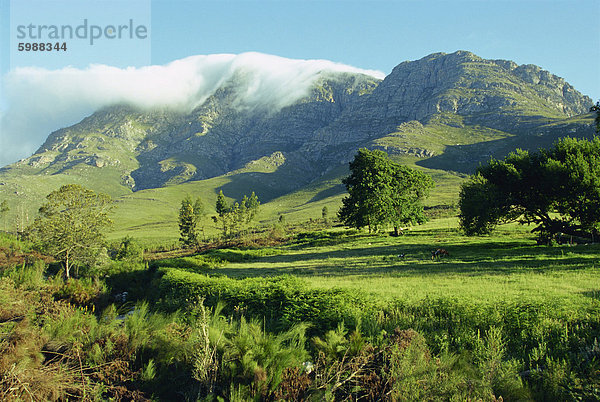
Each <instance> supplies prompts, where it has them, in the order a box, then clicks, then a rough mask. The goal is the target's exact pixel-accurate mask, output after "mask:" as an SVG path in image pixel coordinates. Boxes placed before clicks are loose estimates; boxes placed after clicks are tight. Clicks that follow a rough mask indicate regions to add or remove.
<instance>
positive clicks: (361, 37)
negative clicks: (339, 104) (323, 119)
mask: <svg viewBox="0 0 600 402" xmlns="http://www.w3.org/2000/svg"><path fill="white" fill-rule="evenodd" d="M84 21H87V24H88V25H90V26H91V25H95V26H98V27H99V28H98V29H108V28H110V27H112V26H114V27H118V26H119V25H127V24H129V23H131V24H132V26H133V27H135V26H144V27H145V28H147V35H146V36H145V37H143V38H132V37H128V36H127V35H126V34H127V33H128V30H127V29H125V34H124V35H123V38H121V39H108V38H105V37H102V38H99V39H97V40H96V42H95V43H94V44H93V45H90V43H89V36H90V32H89V31H86V35H87V37H86V38H85V39H77V38H75V39H72V38H67V39H64V40H62V39H59V40H57V42H61V43H62V42H66V43H67V45H68V50H67V51H66V52H65V51H52V52H23V51H18V44H19V43H23V42H27V41H29V42H35V40H33V39H31V38H29V37H26V38H19V37H18V35H17V33H18V27H19V26H22V27H26V26H28V25H29V24H34V25H35V26H36V27H39V26H42V25H46V26H50V25H56V26H62V25H70V26H72V27H73V29H75V28H76V27H78V26H81V25H83V24H84ZM599 21H600V1H598V0H570V1H553V0H497V1H486V0H477V1H450V0H446V1H434V0H432V1H425V0H423V1H417V0H415V1H399V0H397V1H392V0H389V1H369V0H363V1H348V0H329V1H318V0H302V1H286V0H279V1H250V0H247V1H241V0H240V1H223V0H221V1H191V0H190V1H178V0H0V73H1V75H2V82H3V85H2V87H0V89H1V90H2V92H0V118H2V117H3V118H5V121H6V118H9V119H13V122H12V123H13V126H12V127H13V129H11V130H9V129H7V128H6V125H5V126H3V125H1V124H0V130H1V131H0V154H1V153H2V148H4V149H5V150H6V149H8V145H7V144H8V143H9V142H10V141H9V140H12V142H13V143H15V144H16V143H17V141H21V140H20V139H19V140H16V139H15V138H14V136H15V132H19V133H21V135H23V140H22V141H21V142H22V144H23V146H22V147H21V149H16V148H15V149H14V150H11V151H10V155H11V156H13V157H17V156H19V157H22V156H26V154H27V153H30V152H31V150H32V149H33V150H35V148H36V147H37V146H39V144H40V143H41V141H43V139H44V138H45V137H46V136H47V135H48V133H49V132H50V131H52V130H55V129H58V128H60V127H64V126H65V125H68V124H73V123H75V122H77V121H79V120H80V119H81V118H82V117H84V115H85V114H86V113H90V112H91V111H93V108H94V107H95V106H97V103H94V102H93V100H92V99H90V96H88V98H86V99H81V100H80V101H77V99H76V98H75V96H76V95H77V94H76V93H75V92H73V94H72V97H71V100H70V102H71V103H73V102H76V104H75V105H72V104H69V103H68V102H66V101H65V100H64V99H60V100H58V101H57V102H54V101H53V99H52V98H48V97H44V96H42V95H43V94H42V95H39V94H38V93H36V90H35V88H34V87H31V88H33V89H31V90H30V91H28V92H27V93H19V92H18V90H19V87H17V90H16V91H17V92H16V93H15V89H14V87H13V88H12V92H11V88H9V85H8V84H5V83H6V82H8V81H9V80H8V79H7V77H9V76H10V74H11V73H12V72H14V71H15V69H18V68H21V69H22V68H24V67H39V68H44V69H46V70H61V69H65V68H66V67H69V66H70V67H73V68H75V69H86V68H88V66H89V65H90V64H103V65H108V66H114V67H118V68H120V69H125V68H127V67H137V68H140V67H143V66H148V65H164V64H167V63H170V62H172V61H173V60H177V59H181V58H185V57H188V56H192V55H198V54H201V55H208V54H215V53H234V54H239V53H243V52H249V51H252V52H262V53H267V54H273V55H277V56H282V57H287V58H293V59H325V60H331V61H334V62H339V63H344V64H348V65H351V66H355V67H359V68H363V69H371V70H379V71H382V72H384V73H385V74H387V73H389V72H390V71H391V70H392V68H393V67H394V66H396V65H397V64H399V63H401V62H402V61H406V60H415V59H419V58H421V57H424V56H426V55H428V54H430V53H434V52H446V53H451V52H454V51H456V50H469V51H472V52H474V53H475V54H477V55H479V56H481V57H483V58H490V59H508V60H513V61H515V62H516V63H518V64H536V65H539V66H541V67H542V68H544V69H546V70H548V71H550V72H551V73H553V74H556V75H558V76H561V77H563V78H565V79H566V80H567V81H568V82H569V83H571V84H572V85H573V86H574V87H575V88H576V89H577V90H579V91H581V92H582V93H583V94H585V95H588V96H590V97H592V98H593V99H594V101H596V100H598V99H600V24H599ZM86 29H87V28H86ZM82 32H83V31H82ZM110 32H112V31H110ZM109 73H111V72H110V71H109ZM41 76H43V75H41ZM13 81H15V80H14V76H13ZM57 82H60V80H57ZM56 85H58V84H56ZM28 88H29V87H28ZM45 90H46V92H47V93H46V95H47V94H49V93H50V92H49V91H50V90H49V89H48V88H45ZM55 90H56V88H55ZM38 95H39V96H38ZM61 95H63V94H61ZM107 97H108V95H106V94H105V98H107ZM49 99H50V100H49ZM73 99H75V101H74V100H73ZM36 102H37V103H36ZM55 104H58V105H59V106H61V107H63V109H64V110H71V111H72V113H70V114H68V113H67V114H65V113H62V112H60V111H57V112H55V111H53V110H52V106H54V105H55ZM30 106H32V107H33V106H36V107H37V109H35V108H34V109H32V110H33V111H35V115H36V116H42V114H41V113H42V112H45V113H46V117H38V119H37V120H39V127H37V128H35V129H36V130H38V132H37V133H33V131H32V134H31V135H28V133H29V130H34V129H33V128H31V127H28V126H24V125H21V126H19V124H21V123H23V121H25V120H27V121H29V120H30V119H29V117H30V116H31V114H32V113H29V116H26V115H25V114H24V110H25V111H27V108H29V107H30ZM64 110H63V112H64ZM17 113H21V114H23V116H21V117H20V119H21V122H20V123H19V121H17V120H19V119H18V117H19V116H16V117H15V116H14V114H17ZM61 113H62V114H61ZM15 122H16V123H15ZM17 123H18V124H17ZM15 127H16V128H15ZM18 127H21V128H20V129H19V128H18ZM23 133H24V134H23ZM25 137H27V140H25ZM13 145H14V144H13ZM6 152H8V151H6ZM5 162H6V160H2V155H0V165H2V164H3V163H5Z"/></svg>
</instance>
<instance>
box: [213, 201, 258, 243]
mask: <svg viewBox="0 0 600 402" xmlns="http://www.w3.org/2000/svg"><path fill="white" fill-rule="evenodd" d="M259 206H260V201H259V200H258V197H257V196H256V194H255V193H254V191H253V192H252V194H251V195H250V197H248V196H247V195H244V197H243V198H242V201H241V203H238V202H235V203H234V204H233V205H229V203H228V202H227V199H226V198H225V195H224V194H223V191H222V190H221V191H219V194H218V195H217V202H216V204H215V210H216V211H217V216H213V217H212V219H213V221H214V222H215V223H216V224H217V225H218V226H219V228H220V229H221V230H222V231H223V237H227V236H233V234H234V233H236V232H239V231H240V230H241V228H242V227H243V226H244V225H246V224H248V223H250V222H251V221H252V220H253V219H254V218H255V216H256V214H257V213H258V207H259Z"/></svg>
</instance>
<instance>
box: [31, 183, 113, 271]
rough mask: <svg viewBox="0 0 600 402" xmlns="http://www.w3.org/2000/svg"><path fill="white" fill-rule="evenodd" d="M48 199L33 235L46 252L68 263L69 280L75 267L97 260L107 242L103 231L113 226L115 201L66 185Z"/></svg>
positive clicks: (32, 232) (42, 207)
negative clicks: (112, 214) (111, 216)
mask: <svg viewBox="0 0 600 402" xmlns="http://www.w3.org/2000/svg"><path fill="white" fill-rule="evenodd" d="M46 200H47V201H46V203H45V204H43V205H42V206H41V207H40V209H39V213H40V217H38V218H37V219H36V220H35V222H34V223H33V225H32V226H31V227H30V228H29V232H30V234H31V235H32V237H33V238H34V239H35V241H36V242H37V243H38V244H39V245H40V247H41V248H42V249H43V250H44V251H45V252H47V253H50V254H51V255H53V256H54V257H55V258H56V259H57V260H59V261H61V262H62V263H64V267H65V274H66V276H67V278H68V277H69V276H70V270H71V266H72V265H73V264H75V265H84V264H87V265H90V264H93V263H94V261H95V260H96V257H97V256H98V254H99V252H100V248H101V247H102V246H103V245H104V243H105V235H104V233H103V230H104V229H105V228H106V227H108V226H109V225H110V224H111V223H112V221H111V220H110V219H109V217H108V213H109V211H110V210H111V209H112V205H111V203H112V200H111V198H110V197H109V196H108V195H106V194H96V193H95V192H93V191H92V190H89V189H86V188H84V187H82V186H80V185H77V184H68V185H64V186H62V187H61V188H59V189H58V190H56V191H53V192H52V193H50V194H48V196H47V197H46Z"/></svg>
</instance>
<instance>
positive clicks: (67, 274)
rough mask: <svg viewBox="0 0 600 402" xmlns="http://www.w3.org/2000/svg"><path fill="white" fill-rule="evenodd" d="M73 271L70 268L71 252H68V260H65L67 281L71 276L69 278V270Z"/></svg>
mask: <svg viewBox="0 0 600 402" xmlns="http://www.w3.org/2000/svg"><path fill="white" fill-rule="evenodd" d="M70 269H71V267H70V266H69V252H68V251H67V258H66V259H65V275H66V277H67V280H69V278H70V276H69V270H70Z"/></svg>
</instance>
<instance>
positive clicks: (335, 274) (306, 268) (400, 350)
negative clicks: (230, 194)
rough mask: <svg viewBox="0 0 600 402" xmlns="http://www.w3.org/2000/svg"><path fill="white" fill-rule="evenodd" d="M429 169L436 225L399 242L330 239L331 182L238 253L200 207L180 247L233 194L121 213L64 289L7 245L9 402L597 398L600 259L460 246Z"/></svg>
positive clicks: (8, 240)
mask: <svg viewBox="0 0 600 402" xmlns="http://www.w3.org/2000/svg"><path fill="white" fill-rule="evenodd" d="M405 162H407V161H405ZM408 162H410V161H408ZM425 170H426V171H427V172H428V173H429V174H431V175H433V177H434V178H435V179H436V181H437V182H438V187H437V188H436V189H435V191H434V194H433V196H432V197H431V198H430V199H428V200H427V202H426V213H427V215H428V216H429V217H430V221H429V222H427V223H426V224H423V225H420V226H414V227H410V228H406V229H405V230H403V231H402V234H401V235H400V236H397V237H393V236H391V235H390V234H389V233H387V232H380V233H368V232H366V231H364V230H363V231H359V230H355V229H349V228H346V227H343V226H340V225H339V224H338V223H336V222H335V212H336V211H337V208H338V207H339V204H340V199H341V197H343V192H342V191H341V189H339V188H337V187H335V186H332V184H334V183H335V182H336V180H337V177H338V176H339V175H340V172H338V171H332V172H330V174H329V175H326V176H325V177H323V178H322V180H320V181H319V182H316V183H314V184H313V185H312V186H309V187H307V188H305V189H303V190H300V191H297V192H295V193H292V194H288V195H285V196H282V197H274V198H272V199H269V200H268V202H265V203H264V204H263V205H262V206H261V211H260V214H259V216H258V220H259V222H258V223H257V224H256V226H254V227H249V228H247V230H246V231H244V232H243V233H242V234H241V235H240V236H239V237H238V238H235V239H229V240H221V239H219V236H218V231H217V228H216V227H215V226H214V224H212V223H211V222H210V215H211V213H214V212H213V211H212V208H213V206H212V205H210V204H209V202H208V201H205V202H206V204H207V205H206V206H207V211H206V212H207V213H206V216H205V217H204V221H203V225H204V232H203V233H202V235H201V238H202V239H206V240H207V241H206V242H203V243H202V244H201V245H200V247H199V248H198V249H197V250H194V249H187V250H184V249H181V248H180V246H179V245H178V242H177V235H178V233H177V221H176V219H177V218H176V216H177V208H178V205H179V202H180V200H181V199H182V197H183V196H184V195H185V194H198V193H201V194H211V193H212V192H213V190H214V188H217V187H218V186H224V185H228V184H231V183H232V181H229V180H230V179H232V178H230V177H227V176H225V177H221V178H218V179H211V180H213V181H214V182H211V183H208V181H205V182H193V183H187V184H183V185H178V186H174V187H166V188H163V189H155V190H144V191H141V192H138V193H134V194H132V195H126V196H123V197H120V198H118V199H117V208H116V210H115V214H114V216H113V219H114V220H115V227H114V230H113V232H112V233H110V234H109V242H110V243H111V246H109V248H108V254H107V255H106V256H105V258H104V259H103V260H102V261H101V262H100V263H99V264H97V265H96V266H94V267H82V269H81V271H79V272H78V274H77V275H76V276H77V277H76V278H72V279H71V280H69V281H64V280H63V279H62V276H61V274H60V266H59V265H58V264H56V263H53V262H52V260H51V259H49V258H47V257H45V256H43V255H41V254H39V253H38V252H36V251H35V247H34V245H33V244H31V243H29V242H28V241H26V240H23V239H18V238H16V237H15V236H12V235H7V234H2V235H0V259H1V261H0V265H1V266H2V267H1V269H0V290H1V292H0V321H1V323H0V329H1V332H0V336H1V338H0V351H1V353H0V397H2V399H5V400H23V399H32V400H56V399H63V400H64V399H90V400H107V399H113V400H123V399H125V400H233V401H238V400H239V401H242V400H357V399H365V400H381V399H388V400H411V401H423V400H431V401H437V400H456V401H458V400H483V401H499V400H505V401H508V400H586V401H587V400H590V401H593V400H598V399H600V346H598V338H600V270H599V268H600V244H574V243H573V244H562V245H555V246H539V245H537V244H536V241H535V239H534V235H533V234H532V233H531V232H530V229H531V228H530V227H527V226H521V225H517V224H510V225H503V226H500V227H499V228H498V229H497V230H496V231H495V232H493V234H492V235H489V236H477V237H466V236H464V235H463V234H462V233H461V232H460V231H459V229H458V221H457V218H456V216H455V215H456V207H455V203H456V194H457V190H458V186H459V185H460V183H461V182H462V181H463V180H464V178H463V176H462V175H461V174H458V173H449V172H442V171H434V170H431V169H425ZM215 180H216V181H215ZM139 205H145V206H146V207H145V208H140V207H139ZM323 207H327V209H328V210H329V213H328V219H327V221H325V220H324V219H323V218H322V216H321V212H322V208H323ZM281 216H283V219H280V217H281ZM126 235H127V236H131V237H130V238H129V239H130V240H129V241H130V242H131V244H133V245H134V246H135V247H133V248H132V249H131V250H130V251H131V252H129V253H124V254H122V255H121V254H119V253H118V252H117V251H118V250H119V247H121V246H122V243H121V240H122V239H123V237H124V236H126ZM438 248H443V249H445V250H447V251H448V253H449V255H448V256H443V257H440V258H434V259H432V251H433V250H435V249H438ZM142 249H145V251H144V253H143V258H142V254H141V251H142ZM31 395H36V396H35V397H31ZM500 398H502V399H500Z"/></svg>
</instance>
